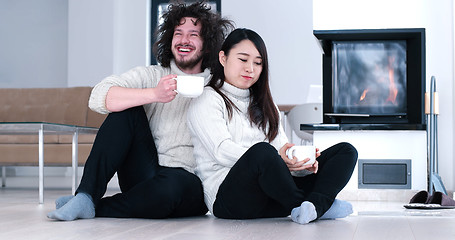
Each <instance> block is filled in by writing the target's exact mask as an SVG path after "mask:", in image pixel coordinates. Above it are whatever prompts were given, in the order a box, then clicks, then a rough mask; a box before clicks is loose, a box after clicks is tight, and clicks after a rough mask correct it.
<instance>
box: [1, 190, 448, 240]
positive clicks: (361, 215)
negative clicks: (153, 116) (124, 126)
mask: <svg viewBox="0 0 455 240" xmlns="http://www.w3.org/2000/svg"><path fill="white" fill-rule="evenodd" d="M69 193H70V190H69V189H61V188H60V189H56V188H51V189H46V190H45V202H44V204H42V205H40V204H38V190H37V189H36V188H29V187H27V188H24V187H6V188H2V189H0V239H5V240H6V239H8V240H12V239H46V240H48V239H84V240H85V239H97V240H98V239H122V240H123V239H169V240H171V239H179V240H181V239H195V240H196V239H197V240H204V239H210V240H212V239H248V240H250V239H261V240H264V239H280V240H285V239H319V240H324V239H331V240H332V239H335V240H343V239H361V240H364V239H368V240H374V239H381V240H383V239H387V240H389V239H399V240H406V239H422V240H428V239H437V240H443V239H455V210H438V211H437V210H406V209H404V208H403V207H402V205H403V203H400V202H374V201H369V202H353V205H354V209H355V213H354V214H353V215H351V216H350V217H347V218H345V219H338V220H321V221H316V222H313V223H310V224H307V225H299V224H296V223H293V222H292V221H291V220H290V218H278V219H257V220H223V219H217V218H214V217H213V216H210V215H207V216H204V217H194V218H182V219H167V220H146V219H108V218H95V219H90V220H77V221H72V222H58V221H53V220H50V219H47V217H46V213H47V212H49V211H51V210H53V209H54V208H55V206H54V200H55V199H56V198H57V197H58V196H62V195H68V194H69ZM111 194H112V193H111Z"/></svg>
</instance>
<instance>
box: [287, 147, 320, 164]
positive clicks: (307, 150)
mask: <svg viewBox="0 0 455 240" xmlns="http://www.w3.org/2000/svg"><path fill="white" fill-rule="evenodd" d="M286 155H287V156H288V158H290V159H293V158H294V157H296V158H297V161H303V160H305V159H307V158H309V159H310V160H309V161H308V162H306V163H305V164H304V165H311V164H313V163H314V162H315V161H316V148H315V147H314V146H293V147H291V148H288V150H286Z"/></svg>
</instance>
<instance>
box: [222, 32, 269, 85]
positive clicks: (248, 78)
mask: <svg viewBox="0 0 455 240" xmlns="http://www.w3.org/2000/svg"><path fill="white" fill-rule="evenodd" d="M219 60H220V63H221V65H222V66H223V67H224V76H225V81H226V82H227V83H229V84H231V85H234V86H236V87H238V88H242V89H248V88H249V87H251V86H252V85H253V84H254V83H255V82H256V81H257V80H258V79H259V76H260V75H261V72H262V57H261V55H260V54H259V51H258V50H257V49H256V47H255V46H254V44H253V42H251V41H250V40H242V41H241V42H239V43H237V44H236V45H234V47H232V49H231V51H230V52H229V55H226V54H225V52H224V51H220V53H219Z"/></svg>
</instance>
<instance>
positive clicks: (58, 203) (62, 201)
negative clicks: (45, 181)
mask: <svg viewBox="0 0 455 240" xmlns="http://www.w3.org/2000/svg"><path fill="white" fill-rule="evenodd" d="M73 197H74V196H73V195H68V196H62V197H59V198H57V199H56V200H55V209H59V208H61V207H63V206H64V205H65V204H66V203H67V202H68V201H69V200H71V199H72V198H73Z"/></svg>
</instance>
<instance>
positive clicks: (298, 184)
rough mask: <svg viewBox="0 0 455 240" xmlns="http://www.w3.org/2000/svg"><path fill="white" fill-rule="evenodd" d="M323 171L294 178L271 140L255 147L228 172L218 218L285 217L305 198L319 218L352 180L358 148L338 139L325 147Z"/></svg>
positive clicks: (218, 201) (218, 198)
mask: <svg viewBox="0 0 455 240" xmlns="http://www.w3.org/2000/svg"><path fill="white" fill-rule="evenodd" d="M317 160H318V162H319V170H318V172H317V173H316V174H311V175H308V176H305V177H293V176H292V175H291V174H290V172H289V169H288V168H287V166H286V164H285V163H284V161H283V159H282V158H281V157H280V155H279V154H278V153H277V151H276V149H275V148H274V147H273V146H271V145H270V144H268V143H258V144H255V145H254V146H252V147H251V148H250V149H249V150H248V151H247V152H245V154H244V155H243V156H242V157H241V158H240V159H239V160H238V161H237V163H236V164H235V165H234V166H233V167H232V169H231V170H230V171H229V173H228V175H227V176H226V178H225V179H224V181H223V183H222V184H221V185H220V188H219V189H218V193H217V196H216V200H215V203H214V206H213V209H214V210H213V211H214V215H215V216H217V217H220V218H229V219H249V218H266V217H285V216H288V215H289V214H291V210H292V209H293V208H295V207H298V206H300V204H301V203H302V202H304V201H310V202H312V203H313V204H314V206H315V207H316V212H317V217H318V218H319V217H321V216H322V215H323V214H324V213H325V212H326V211H327V210H328V209H329V208H330V206H331V205H332V203H333V201H334V200H335V197H336V196H337V194H338V193H339V192H340V191H341V190H342V189H343V188H344V186H345V185H346V184H347V182H348V181H349V179H350V177H351V175H352V171H353V170H354V167H355V164H356V162H357V150H356V149H355V148H354V147H353V146H352V145H351V144H349V143H339V144H336V145H334V146H332V147H330V148H328V149H326V150H324V151H322V152H321V156H319V157H318V158H317Z"/></svg>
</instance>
